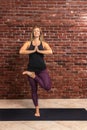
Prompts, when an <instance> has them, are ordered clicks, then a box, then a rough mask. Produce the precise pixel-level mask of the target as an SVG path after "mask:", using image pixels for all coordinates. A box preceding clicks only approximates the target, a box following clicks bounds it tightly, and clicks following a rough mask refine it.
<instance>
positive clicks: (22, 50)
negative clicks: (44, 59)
mask: <svg viewBox="0 0 87 130" xmlns="http://www.w3.org/2000/svg"><path fill="white" fill-rule="evenodd" d="M29 46H30V42H29V41H28V42H25V43H24V45H23V46H22V47H21V49H20V51H19V54H31V53H34V52H35V51H36V49H34V50H27V49H28V48H29Z"/></svg>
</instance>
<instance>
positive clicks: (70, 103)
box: [0, 99, 87, 130]
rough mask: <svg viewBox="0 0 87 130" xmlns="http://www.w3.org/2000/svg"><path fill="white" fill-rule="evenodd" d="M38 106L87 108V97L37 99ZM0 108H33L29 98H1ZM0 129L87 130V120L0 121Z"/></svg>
mask: <svg viewBox="0 0 87 130" xmlns="http://www.w3.org/2000/svg"><path fill="white" fill-rule="evenodd" d="M39 106H40V108H85V109H86V110H87V99H39ZM0 108H34V105H33V102H32V100H31V99H20V100H19V99H17V100H13V99H11V100H6V99H3V100H0ZM0 130H87V121H0Z"/></svg>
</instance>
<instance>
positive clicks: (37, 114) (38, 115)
mask: <svg viewBox="0 0 87 130" xmlns="http://www.w3.org/2000/svg"><path fill="white" fill-rule="evenodd" d="M35 116H37V117H40V111H39V107H38V106H36V113H35Z"/></svg>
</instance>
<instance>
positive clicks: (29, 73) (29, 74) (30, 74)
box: [22, 71, 35, 78]
mask: <svg viewBox="0 0 87 130" xmlns="http://www.w3.org/2000/svg"><path fill="white" fill-rule="evenodd" d="M22 74H23V75H24V74H27V75H28V76H30V77H31V78H35V73H34V72H30V71H24V72H23V73H22Z"/></svg>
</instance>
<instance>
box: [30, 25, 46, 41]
mask: <svg viewBox="0 0 87 130" xmlns="http://www.w3.org/2000/svg"><path fill="white" fill-rule="evenodd" d="M35 28H39V30H40V37H39V40H40V41H41V42H42V41H44V37H43V33H42V30H41V28H40V27H39V26H34V27H33V30H32V32H31V41H33V40H34V29H35Z"/></svg>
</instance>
